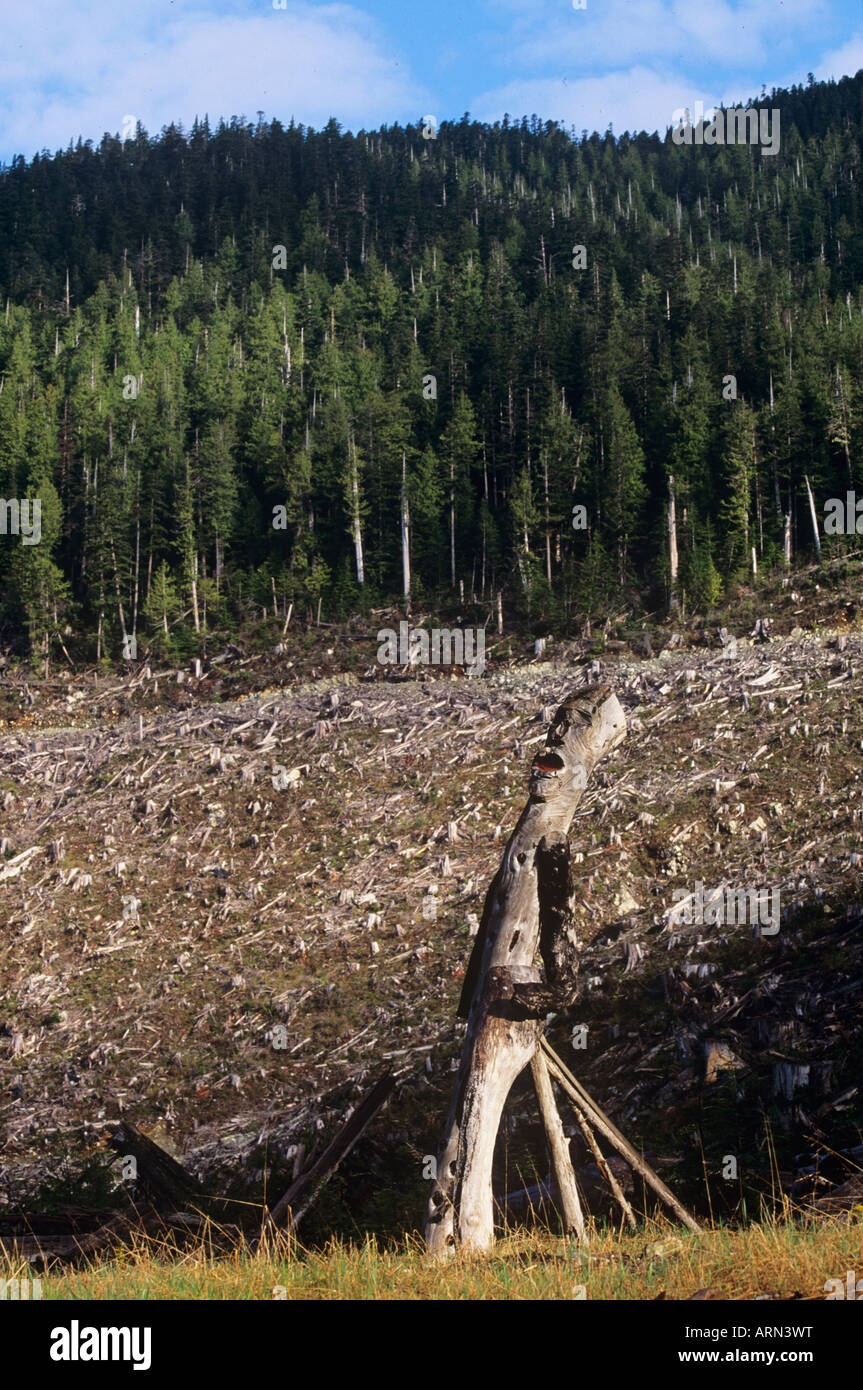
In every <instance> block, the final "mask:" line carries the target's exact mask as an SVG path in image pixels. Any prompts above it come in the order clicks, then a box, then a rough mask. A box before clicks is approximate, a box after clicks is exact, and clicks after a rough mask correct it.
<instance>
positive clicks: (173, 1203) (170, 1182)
mask: <svg viewBox="0 0 863 1390" xmlns="http://www.w3.org/2000/svg"><path fill="white" fill-rule="evenodd" d="M108 1143H109V1144H110V1146H111V1148H112V1149H113V1150H114V1151H115V1153H118V1154H120V1155H121V1156H122V1157H123V1158H126V1157H129V1156H131V1157H132V1158H134V1160H135V1164H136V1169H137V1171H136V1175H135V1181H136V1182H138V1183H140V1184H141V1186H142V1187H143V1189H144V1190H145V1192H146V1193H147V1195H148V1196H149V1197H150V1198H151V1200H152V1201H153V1202H154V1203H155V1204H156V1205H158V1206H168V1207H181V1206H182V1205H183V1203H184V1202H187V1201H188V1200H189V1198H190V1197H195V1196H200V1195H201V1188H200V1184H199V1182H198V1180H197V1178H193V1177H192V1175H191V1173H187V1172H186V1170H185V1168H183V1167H182V1165H181V1164H179V1163H178V1162H177V1160H176V1159H174V1158H172V1157H171V1155H170V1154H169V1153H167V1152H166V1150H165V1149H163V1148H161V1147H160V1146H159V1145H158V1144H154V1143H153V1140H152V1139H148V1138H147V1136H146V1134H143V1133H142V1132H141V1130H140V1129H138V1126H137V1125H134V1124H132V1123H131V1122H130V1121H128V1120H121V1121H120V1123H119V1124H118V1125H117V1126H116V1128H115V1129H114V1131H113V1133H112V1134H111V1137H110V1138H109V1140H108Z"/></svg>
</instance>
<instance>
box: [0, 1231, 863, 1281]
mask: <svg viewBox="0 0 863 1390" xmlns="http://www.w3.org/2000/svg"><path fill="white" fill-rule="evenodd" d="M214 1234H215V1233H214ZM861 1261H863V1219H861V1218H860V1215H859V1214H858V1219H857V1220H856V1221H853V1222H852V1223H850V1224H841V1225H840V1224H820V1225H812V1224H809V1225H807V1224H805V1223H802V1224H801V1223H782V1222H778V1221H775V1222H764V1223H754V1224H752V1225H750V1226H748V1227H747V1228H746V1229H743V1230H731V1229H723V1228H714V1229H713V1230H710V1231H706V1232H705V1233H703V1234H702V1235H693V1234H691V1233H690V1232H688V1231H685V1230H681V1229H674V1228H671V1227H670V1226H667V1225H664V1224H659V1223H657V1224H652V1225H648V1226H647V1227H644V1228H642V1229H640V1230H639V1231H638V1232H637V1233H636V1234H634V1235H631V1234H626V1235H623V1234H621V1233H620V1232H617V1231H614V1230H609V1229H605V1230H596V1229H594V1230H593V1232H592V1236H591V1241H590V1251H589V1254H588V1255H582V1254H580V1253H579V1252H578V1251H577V1250H576V1249H575V1247H574V1246H572V1245H571V1244H570V1243H569V1242H568V1241H566V1240H564V1239H561V1238H559V1237H555V1236H552V1235H550V1234H548V1233H542V1232H535V1233H532V1234H529V1235H526V1234H523V1233H521V1234H517V1235H512V1236H509V1237H506V1238H504V1239H503V1240H501V1241H499V1242H498V1243H497V1245H496V1246H495V1249H494V1251H493V1252H492V1253H491V1254H490V1255H487V1256H473V1257H468V1256H461V1257H457V1258H456V1259H454V1260H453V1261H451V1262H450V1263H449V1264H446V1265H443V1266H440V1265H434V1264H431V1263H429V1262H428V1261H427V1259H426V1258H425V1255H424V1251H423V1247H422V1245H421V1243H420V1242H419V1241H418V1240H417V1239H416V1238H409V1239H407V1240H406V1241H404V1242H403V1243H402V1244H401V1245H399V1246H398V1247H392V1248H388V1249H385V1248H382V1247H380V1246H379V1245H378V1244H377V1243H376V1242H375V1241H374V1240H371V1239H370V1240H368V1241H366V1243H365V1244H362V1245H358V1244H348V1243H345V1242H341V1241H333V1242H331V1243H330V1244H329V1245H327V1246H326V1247H325V1248H323V1249H318V1250H306V1249H303V1248H302V1247H301V1246H300V1245H298V1244H296V1243H294V1242H289V1241H282V1242H280V1243H279V1245H277V1246H272V1245H271V1246H270V1247H268V1248H264V1249H261V1250H259V1251H258V1252H257V1253H254V1254H253V1253H251V1251H249V1250H248V1249H235V1250H234V1251H233V1252H232V1253H231V1254H229V1255H227V1256H225V1255H219V1254H217V1253H215V1252H214V1249H213V1244H212V1242H210V1241H208V1240H207V1239H204V1240H203V1241H202V1242H201V1243H200V1244H199V1245H198V1246H197V1247H196V1248H195V1249H193V1250H190V1251H187V1252H186V1253H180V1252H178V1251H176V1250H171V1249H168V1248H167V1247H166V1246H165V1245H163V1244H160V1243H159V1242H155V1241H153V1240H152V1239H141V1240H139V1241H137V1242H135V1243H134V1244H133V1245H132V1246H131V1248H129V1249H128V1250H124V1251H122V1252H121V1253H119V1254H118V1255H116V1256H115V1257H114V1258H112V1259H111V1260H110V1261H108V1262H105V1263H102V1264H98V1265H93V1266H92V1267H82V1268H79V1269H76V1270H68V1269H66V1270H63V1269H61V1268H60V1267H57V1268H56V1269H55V1271H54V1272H50V1271H49V1272H47V1273H45V1274H43V1275H42V1297H43V1298H44V1299H51V1300H75V1299H99V1300H106V1301H111V1300H170V1299H176V1300H185V1301H188V1300H206V1301H210V1300H251V1301H258V1300H262V1299H266V1300H273V1299H279V1298H285V1299H291V1300H293V1299H306V1300H332V1299H336V1300H338V1299H361V1300H362V1299H375V1300H382V1299H397V1300H427V1299H428V1300H437V1299H444V1300H447V1301H451V1300H464V1299H491V1300H497V1299H567V1300H569V1299H572V1298H582V1297H583V1298H587V1299H590V1300H622V1301H627V1300H640V1299H657V1298H659V1297H664V1298H667V1299H686V1298H690V1297H691V1296H692V1294H694V1293H695V1292H696V1290H699V1289H705V1288H710V1289H713V1290H716V1295H715V1296H718V1297H722V1298H726V1299H754V1298H756V1297H757V1296H758V1295H759V1294H772V1295H775V1296H777V1297H780V1298H792V1297H795V1296H797V1297H802V1298H808V1299H819V1298H824V1297H825V1293H824V1285H825V1281H826V1280H827V1279H831V1278H840V1279H842V1280H843V1281H844V1279H845V1275H846V1271H847V1270H849V1269H855V1268H856V1267H859V1266H860V1264H861ZM26 1272H27V1271H26V1267H23V1266H22V1267H18V1268H16V1267H14V1266H11V1265H10V1266H7V1268H6V1269H5V1270H3V1271H2V1273H3V1275H4V1276H5V1277H7V1278H9V1277H14V1276H16V1275H18V1276H20V1275H23V1274H26ZM582 1289H583V1292H582V1291H581V1290H582Z"/></svg>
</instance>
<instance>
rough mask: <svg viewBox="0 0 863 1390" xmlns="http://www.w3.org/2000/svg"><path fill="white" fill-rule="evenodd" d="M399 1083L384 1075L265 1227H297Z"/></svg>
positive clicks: (290, 1188)
mask: <svg viewBox="0 0 863 1390" xmlns="http://www.w3.org/2000/svg"><path fill="white" fill-rule="evenodd" d="M395 1084H396V1081H395V1077H394V1076H393V1075H392V1073H391V1072H387V1073H386V1075H385V1076H382V1077H381V1079H380V1080H379V1081H378V1082H377V1084H376V1085H375V1086H373V1087H372V1089H371V1090H370V1091H369V1093H368V1095H367V1096H365V1098H364V1099H363V1100H362V1101H361V1102H360V1104H359V1105H358V1106H357V1108H356V1110H355V1111H354V1112H353V1114H352V1115H351V1117H350V1119H348V1120H347V1121H346V1122H345V1124H344V1125H342V1128H341V1129H340V1130H339V1132H338V1134H337V1135H336V1137H335V1139H333V1141H332V1143H331V1144H329V1146H328V1147H327V1148H326V1149H325V1150H324V1152H323V1153H322V1154H321V1156H320V1158H319V1159H318V1161H317V1163H315V1164H313V1166H312V1167H311V1168H309V1169H308V1171H307V1172H305V1173H301V1174H300V1176H299V1177H298V1178H297V1179H296V1181H294V1182H292V1183H291V1185H290V1187H289V1188H288V1190H287V1192H286V1193H285V1194H284V1196H283V1197H281V1198H280V1199H279V1201H278V1202H277V1203H276V1205H275V1206H274V1207H273V1209H272V1211H270V1212H269V1213H268V1214H267V1215H266V1216H265V1218H264V1225H265V1227H269V1228H270V1229H281V1230H285V1231H294V1230H296V1228H297V1226H298V1225H299V1223H300V1222H301V1221H302V1219H303V1217H304V1216H305V1214H306V1212H307V1211H308V1210H309V1207H310V1206H311V1205H312V1203H313V1202H314V1200H315V1198H316V1197H317V1196H318V1193H319V1192H320V1191H321V1188H322V1187H323V1186H324V1185H325V1184H326V1183H327V1182H328V1181H329V1179H330V1178H331V1177H332V1176H333V1173H334V1172H335V1171H336V1169H337V1168H338V1166H339V1164H340V1163H341V1162H342V1160H343V1159H345V1158H347V1156H348V1154H349V1153H350V1151H351V1149H352V1148H353V1147H354V1145H355V1144H356V1142H357V1140H358V1139H359V1138H360V1136H361V1135H362V1133H363V1131H364V1130H365V1129H367V1128H368V1126H369V1125H370V1124H371V1122H372V1120H373V1119H374V1118H375V1116H376V1115H377V1114H378V1112H379V1111H381V1110H382V1109H383V1108H384V1106H385V1105H386V1103H387V1101H388V1100H389V1098H390V1095H391V1094H392V1091H393V1088H394V1087H395Z"/></svg>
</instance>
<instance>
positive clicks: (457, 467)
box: [0, 73, 863, 660]
mask: <svg viewBox="0 0 863 1390" xmlns="http://www.w3.org/2000/svg"><path fill="white" fill-rule="evenodd" d="M754 105H756V106H757V105H760V106H769V107H770V108H773V109H778V110H779V111H781V120H782V138H781V146H780V149H779V151H778V153H775V154H772V155H771V154H767V153H765V151H764V150H763V149H762V148H761V147H760V146H759V145H757V144H753V145H748V144H746V145H742V144H741V145H728V146H725V147H714V148H710V147H705V146H700V147H699V146H697V145H696V146H692V145H689V146H687V145H679V144H675V143H674V142H673V140H672V138H671V134H670V133H669V134H668V135H667V136H666V137H665V138H664V139H663V138H660V137H659V136H656V135H654V136H648V135H644V134H642V135H638V136H634V137H631V136H629V135H623V136H618V137H616V136H614V135H613V134H612V133H611V132H609V133H608V134H606V135H605V136H604V137H602V136H599V135H592V136H589V137H588V135H587V132H584V133H583V134H582V135H581V136H579V135H578V134H577V133H576V132H574V131H570V132H567V131H566V130H564V129H563V128H561V127H560V126H558V125H555V124H553V123H543V122H542V121H540V120H539V119H538V118H537V117H533V118H531V119H530V120H527V119H524V120H521V121H520V122H512V123H510V122H508V121H507V120H504V121H503V122H502V123H501V124H496V125H494V126H488V125H481V124H477V123H476V122H472V121H471V120H470V119H469V118H468V116H465V117H464V118H463V119H462V120H461V121H460V122H444V123H443V124H441V126H440V127H439V128H438V129H437V131H436V132H435V133H432V134H431V138H427V137H428V136H429V135H430V132H428V131H427V130H426V131H425V134H424V131H423V128H422V127H421V126H420V125H417V126H416V127H412V126H408V127H406V128H402V127H400V126H393V127H389V128H383V129H381V130H379V131H374V132H368V133H367V132H360V133H359V134H351V133H349V132H346V131H344V130H342V129H341V128H340V127H339V125H338V123H337V122H336V121H334V120H333V121H331V122H330V123H329V124H328V125H327V126H326V127H325V128H324V129H323V130H321V131H313V130H309V129H305V128H303V127H302V126H294V125H291V126H290V127H289V128H285V127H283V126H282V125H280V124H279V122H278V121H273V122H272V123H270V124H267V123H265V122H264V121H263V119H262V118H259V119H258V122H257V124H249V123H247V122H246V121H245V120H244V119H232V120H231V121H230V122H225V121H222V122H220V123H219V124H218V125H217V126H214V127H211V126H210V125H209V123H208V122H207V121H206V120H204V121H200V120H199V121H197V122H196V123H195V125H194V126H193V128H192V130H191V131H190V132H188V133H184V131H183V130H182V129H180V128H178V127H174V126H171V127H168V128H166V129H165V130H163V131H162V133H161V134H160V135H159V136H157V137H150V136H149V135H148V134H147V132H146V131H145V130H144V129H142V128H141V127H140V126H139V127H138V130H137V134H136V137H135V138H134V139H130V140H126V141H125V142H121V141H120V140H119V139H118V138H116V137H112V136H109V135H105V137H104V138H103V140H102V141H101V143H100V144H99V145H98V147H95V146H94V145H93V144H92V143H91V142H87V143H86V144H85V143H81V142H80V141H79V142H78V144H77V145H76V146H74V147H73V146H71V145H70V147H69V148H68V149H67V150H65V151H63V152H60V153H57V154H55V155H50V154H49V153H48V152H47V151H46V152H44V153H43V154H42V155H41V156H37V157H36V158H34V159H33V160H32V161H31V162H29V163H27V162H25V161H24V160H23V158H18V159H16V160H14V161H13V163H12V165H11V167H4V168H3V169H2V171H0V497H2V498H3V499H4V500H5V501H7V502H8V500H9V499H20V500H21V502H22V503H23V502H24V501H25V500H27V499H31V500H32V499H37V498H38V499H39V501H40V504H41V521H40V527H41V531H40V538H39V543H38V544H24V543H23V540H22V538H20V537H19V538H16V537H15V536H13V535H12V534H5V535H3V536H2V537H0V642H2V643H3V644H5V645H6V646H8V647H11V648H12V649H13V650H15V651H16V652H17V653H18V654H19V655H27V654H30V655H32V656H36V655H41V656H43V657H44V656H54V655H56V654H57V651H58V647H57V644H58V643H60V642H62V643H63V644H64V645H65V646H66V648H67V649H68V650H70V651H72V652H73V654H75V653H77V654H78V656H80V657H81V658H82V659H84V660H93V659H99V658H106V657H107V658H110V659H113V660H119V659H121V658H122V656H123V654H124V652H125V653H126V654H127V655H128V653H129V652H130V651H134V650H135V647H134V646H133V645H132V644H131V643H130V639H134V641H135V643H136V644H139V645H140V644H141V643H146V644H147V646H148V648H149V649H152V650H155V651H162V652H163V653H164V654H168V653H170V652H171V651H174V652H175V653H176V652H182V651H189V650H191V649H192V647H193V646H194V644H195V643H197V642H199V641H200V634H202V633H206V632H207V631H212V630H214V629H220V630H223V631H224V630H231V629H232V628H234V627H236V626H237V625H239V624H240V623H242V622H243V621H244V620H246V619H248V618H249V617H253V616H256V615H257V616H260V612H261V610H263V609H268V610H269V611H273V609H274V607H275V609H276V611H278V612H279V613H283V612H285V611H286V610H287V607H288V605H289V604H291V603H292V604H293V605H294V609H295V611H296V613H297V614H298V616H304V615H305V614H306V613H308V612H313V613H315V612H319V611H321V610H322V611H323V614H324V617H325V618H336V617H339V616H344V615H345V614H347V613H349V612H352V611H353V612H356V611H367V610H368V609H369V607H370V606H373V605H374V604H381V603H386V602H391V601H392V600H393V599H399V600H402V599H403V597H404V594H405V590H406V588H408V586H409V589H410V593H411V595H412V597H413V599H414V602H416V603H423V604H426V605H435V604H437V605H442V606H446V605H447V604H454V605H458V604H460V603H462V604H467V603H469V602H471V601H473V600H475V601H477V602H483V603H485V604H489V603H490V602H491V600H492V597H493V596H494V595H496V594H497V592H498V591H502V592H503V596H504V604H505V605H507V606H508V608H509V610H510V611H511V612H512V613H514V614H516V615H518V614H524V615H528V616H530V617H531V618H533V619H534V620H536V619H540V618H541V619H542V620H543V621H545V622H548V623H549V624H555V623H557V624H572V623H575V622H579V621H584V619H585V618H586V617H589V616H593V615H601V614H602V613H603V612H604V611H608V608H609V605H611V604H620V603H621V600H623V601H624V602H626V604H628V605H629V606H630V607H633V606H634V607H636V608H640V609H641V610H642V611H645V612H647V611H649V612H657V611H666V610H667V609H668V607H669V605H671V604H672V603H675V602H676V603H678V604H680V605H682V606H683V609H684V611H685V612H686V613H695V612H704V611H706V610H707V609H708V608H709V607H711V606H712V605H715V604H717V603H718V602H720V601H721V599H722V597H723V595H724V594H725V593H726V592H727V591H728V589H729V586H732V585H737V584H739V583H740V582H741V580H743V579H745V577H746V576H747V575H750V574H751V573H752V566H753V552H754V555H755V559H756V561H757V565H758V571H759V573H760V574H763V573H765V572H769V571H770V570H771V569H773V568H776V567H777V566H780V567H781V566H782V565H783V564H785V563H786V560H787V556H788V553H789V550H790V555H791V556H792V558H793V559H796V558H797V556H798V555H799V554H802V555H804V556H806V557H808V556H809V555H811V554H814V536H813V526H812V518H811V514H810V508H809V502H808V494H807V486H806V485H807V480H808V482H809V484H810V485H811V488H812V493H813V497H814V502H815V507H816V510H817V512H818V515H819V517H821V518H822V525H823V509H824V505H825V503H826V501H827V500H828V499H829V498H831V497H841V498H844V497H845V495H846V492H847V491H848V490H853V489H854V487H855V485H857V484H858V483H860V482H861V477H860V463H859V457H860V450H861V444H863V292H861V280H863V236H861V231H860V227H861V218H860V181H861V170H863V162H861V149H863V73H861V74H858V75H857V76H856V77H855V78H853V79H852V78H848V79H843V80H842V81H840V82H838V83H830V84H816V83H814V81H813V80H811V79H810V82H809V85H808V86H807V87H805V88H804V87H795V88H792V89H791V90H790V91H774V92H773V93H771V95H770V96H769V97H762V99H761V101H760V103H754ZM672 503H673V515H674V518H675V522H676V533H677V534H676V543H677V545H676V548H677V551H678V553H679V572H678V574H677V577H676V580H675V578H674V575H673V573H672V569H671V565H670V551H671V550H672V549H673V548H672V547H670V545H669V511H670V507H671V506H672ZM786 518H787V519H788V520H786ZM8 519H9V513H8V506H7V520H8ZM405 538H406V542H407V543H406V545H405V544H403V540H404V539H405ZM854 543H855V541H854V538H851V537H849V538H845V537H842V538H841V539H835V540H833V539H832V538H831V537H829V536H826V537H825V538H824V544H825V548H826V549H827V550H828V551H829V550H830V548H831V547H832V548H836V547H839V546H846V545H853V544H854Z"/></svg>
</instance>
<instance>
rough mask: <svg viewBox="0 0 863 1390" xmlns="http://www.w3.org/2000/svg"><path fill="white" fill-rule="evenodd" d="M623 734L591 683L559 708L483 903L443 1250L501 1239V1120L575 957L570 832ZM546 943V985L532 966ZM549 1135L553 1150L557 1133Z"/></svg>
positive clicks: (439, 1201)
mask: <svg viewBox="0 0 863 1390" xmlns="http://www.w3.org/2000/svg"><path fill="white" fill-rule="evenodd" d="M625 736H626V720H625V718H624V715H623V710H622V709H621V707H620V704H619V702H618V700H617V698H616V696H615V695H613V694H612V692H611V688H610V686H607V685H597V686H585V687H583V688H581V689H580V690H576V691H574V692H573V693H572V694H571V695H570V696H568V698H567V699H566V700H565V701H564V702H563V704H562V705H561V706H560V708H559V710H558V711H557V714H556V715H555V717H554V720H553V722H552V725H551V728H550V729H549V733H548V737H547V739H546V746H545V750H544V751H543V752H542V753H538V754H537V756H536V757H535V758H534V761H533V766H532V768H531V773H530V783H529V793H530V795H529V799H528V802H527V805H526V806H525V808H524V810H523V811H522V813H521V816H520V818H519V821H518V824H517V826H516V828H515V830H514V831H513V834H512V837H511V838H510V841H509V844H508V845H507V847H506V850H505V852H504V856H503V860H502V861H501V865H500V868H499V869H498V871H497V874H496V876H495V878H494V880H493V882H492V885H491V887H490V889H489V891H488V894H487V896H486V901H485V908H484V910H483V917H482V923H481V925H480V930H479V932H478V934H477V938H476V941H475V943H474V949H473V954H472V956H471V960H470V962H469V965H468V969H467V973H466V975H465V982H464V988H463V990H462V998H461V1004H460V1007H459V1013H460V1014H461V1015H462V1016H463V1017H464V1016H467V1018H468V1028H467V1036H466V1038H465V1043H464V1047H463V1049H462V1057H461V1065H460V1067H459V1075H458V1081H457V1083H456V1091H455V1095H454V1097H453V1102H452V1105H451V1107H450V1114H449V1118H448V1121H447V1136H446V1140H445V1142H444V1146H443V1151H442V1153H441V1156H440V1159H439V1161H438V1169H437V1178H436V1179H435V1184H434V1188H433V1190H432V1194H431V1197H430V1199H429V1206H428V1212H427V1217H426V1228H425V1235H426V1241H427V1243H428V1246H429V1249H430V1250H431V1251H432V1252H433V1253H435V1254H446V1253H448V1252H449V1251H452V1250H453V1249H454V1248H455V1246H456V1245H459V1246H463V1247H466V1248H473V1249H487V1248H488V1247H489V1246H490V1245H491V1244H492V1242H493V1240H494V1209H493V1200H492V1184H491V1174H492V1158H493V1155H494V1144H495V1139H496V1136H497V1132H498V1127H499V1125H500V1118H501V1113H502V1111H503V1107H504V1104H505V1102H506V1098H507V1096H508V1094H509V1091H510V1088H511V1086H512V1084H513V1082H514V1081H515V1079H516V1077H517V1076H518V1075H519V1073H520V1072H521V1071H522V1070H523V1069H524V1067H526V1066H527V1065H528V1063H529V1062H531V1060H532V1058H533V1057H534V1054H535V1053H536V1051H537V1048H538V1046H539V1041H540V1038H541V1035H542V1030H543V1020H544V1016H545V1014H546V1013H547V1012H548V1008H549V1007H555V1005H556V1006H557V1007H560V1001H561V1000H562V999H568V998H569V997H571V993H572V982H573V978H574V959H575V957H574V951H573V948H572V945H571V944H567V943H566V942H565V941H564V940H563V936H564V935H565V927H566V925H567V918H568V903H567V897H568V890H569V886H570V873H571V870H570V864H569V856H568V848H567V844H566V833H567V831H568V829H569V826H570V824H571V822H572V817H573V815H574V813H575V808H576V806H577V805H578V802H579V800H580V798H581V796H582V793H583V792H584V789H585V787H586V786H587V781H588V778H589V777H590V774H591V772H592V771H593V769H594V767H595V766H596V764H597V763H598V762H599V760H600V758H602V757H603V756H604V755H605V754H606V753H608V752H610V750H611V749H612V748H615V747H616V746H617V744H619V743H620V742H621V740H622V739H623V738H625ZM540 876H541V878H542V886H541V887H540V882H539V880H540ZM541 923H542V926H541ZM538 947H539V948H540V949H541V954H542V959H543V963H544V965H545V968H546V980H545V983H543V982H542V980H541V976H540V972H539V970H538V968H537V967H536V966H535V964H534V960H535V957H536V953H537V948H538ZM550 1001H554V1002H551V1003H550ZM543 1083H544V1077H543V1075H540V1078H539V1086H540V1088H541V1090H542V1094H541V1096H540V1101H541V1103H542V1101H543V1100H546V1101H547V1096H548V1093H547V1092H546V1090H545V1085H544V1084H543ZM549 1089H550V1087H549ZM549 1139H550V1143H551V1144H552V1152H553V1153H554V1152H555V1150H556V1136H553V1135H551V1134H550V1136H549ZM567 1206H568V1207H569V1212H568V1217H569V1220H568V1224H571V1225H572V1226H574V1227H575V1228H576V1229H577V1228H578V1226H580V1224H581V1222H580V1212H579V1214H578V1217H576V1216H575V1211H574V1208H573V1206H572V1204H571V1203H569V1202H568V1203H567Z"/></svg>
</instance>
